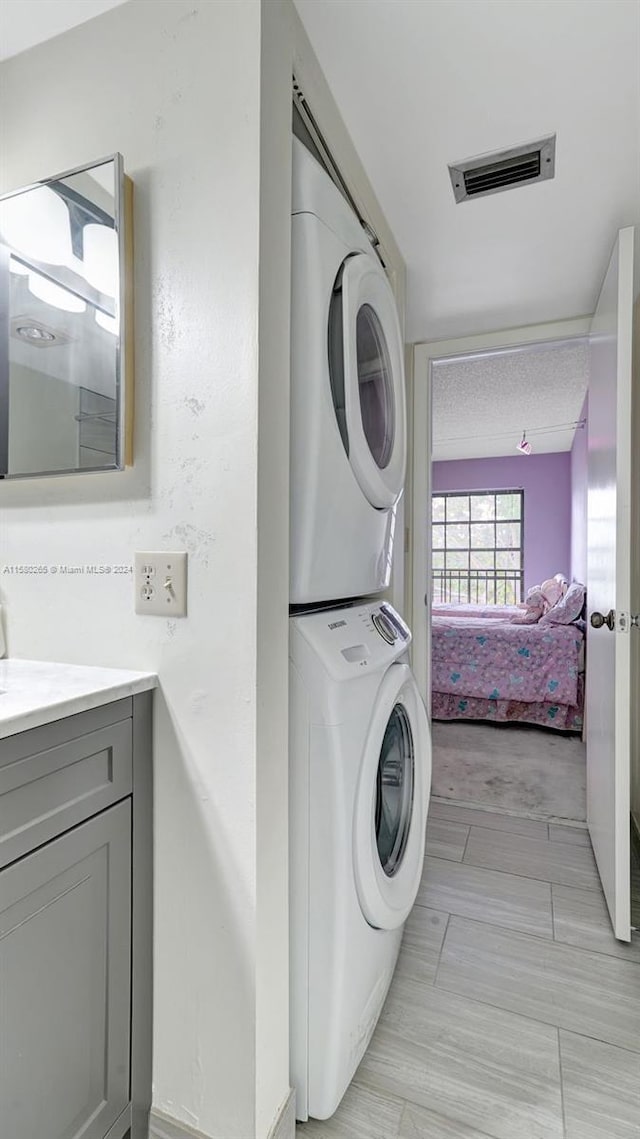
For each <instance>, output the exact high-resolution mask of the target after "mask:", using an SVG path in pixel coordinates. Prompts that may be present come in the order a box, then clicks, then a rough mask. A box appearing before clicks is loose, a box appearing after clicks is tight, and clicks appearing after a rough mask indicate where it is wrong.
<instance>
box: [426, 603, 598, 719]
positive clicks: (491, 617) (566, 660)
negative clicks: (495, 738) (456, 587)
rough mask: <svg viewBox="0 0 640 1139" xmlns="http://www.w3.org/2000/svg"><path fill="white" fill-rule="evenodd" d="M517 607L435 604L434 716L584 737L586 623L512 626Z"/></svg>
mask: <svg viewBox="0 0 640 1139" xmlns="http://www.w3.org/2000/svg"><path fill="white" fill-rule="evenodd" d="M519 612H520V613H521V612H522V610H521V609H518V607H516V606H500V605H496V606H492V605H491V606H479V605H437V606H434V609H433V621H432V706H431V711H432V716H433V718H434V719H435V720H454V719H455V720H492V721H498V722H509V721H512V722H516V723H527V724H538V725H542V726H544V727H547V728H555V729H556V730H561V731H572V732H580V731H582V721H583V707H584V663H583V655H584V630H583V627H582V626H581V624H579V623H572V624H569V625H555V624H544V623H543V624H532V625H522V624H512V623H511V618H512V617H513V616H514V615H516V614H517V613H519Z"/></svg>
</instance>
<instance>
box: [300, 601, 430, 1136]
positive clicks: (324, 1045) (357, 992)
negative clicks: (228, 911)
mask: <svg viewBox="0 0 640 1139" xmlns="http://www.w3.org/2000/svg"><path fill="white" fill-rule="evenodd" d="M410 637H411V635H410V633H409V630H408V629H407V627H406V625H405V624H404V622H403V621H402V620H401V619H400V617H398V615H397V613H395V611H394V610H393V609H392V608H391V606H390V605H388V604H387V603H385V602H383V603H379V602H376V603H371V602H369V603H364V604H356V605H355V606H353V607H351V608H348V609H337V610H336V609H332V610H327V611H324V612H315V613H311V614H307V615H305V616H296V617H293V618H291V621H290V674H291V675H290V702H291V703H290V720H291V724H290V761H289V762H290V805H289V813H290V820H289V825H290V882H291V885H290V907H291V963H290V972H291V1006H290V1008H291V1083H292V1086H293V1087H295V1090H296V1115H297V1117H298V1118H299V1119H306V1118H308V1116H310V1115H311V1116H314V1117H316V1118H319V1119H326V1118H328V1117H329V1116H330V1115H332V1114H333V1112H334V1111H335V1110H336V1108H337V1106H338V1104H339V1102H340V1100H341V1098H342V1096H343V1095H344V1092H345V1091H346V1088H347V1086H348V1084H349V1082H350V1080H351V1078H352V1076H353V1074H354V1072H355V1069H356V1067H357V1066H358V1063H359V1062H360V1060H361V1058H362V1055H363V1053H364V1051H365V1049H366V1047H367V1044H368V1043H369V1040H370V1038H371V1034H372V1032H373V1029H374V1028H375V1025H376V1021H377V1019H378V1016H379V1014H380V1011H381V1008H382V1005H383V1002H384V999H385V996H386V994H387V990H388V988H389V984H390V982H391V978H392V975H393V971H394V968H395V964H396V958H397V955H398V949H399V947H400V940H401V937H402V927H403V924H404V922H405V920H406V918H407V916H408V914H409V912H410V910H411V908H412V906H413V903H414V901H415V897H416V893H417V890H418V885H419V882H420V877H421V873H422V863H423V859H424V846H425V830H426V820H427V809H428V800H429V791H430V786H431V742H430V734H429V728H428V722H427V715H426V712H425V707H424V704H423V701H422V699H421V697H420V693H419V692H418V688H417V685H416V682H415V679H414V677H413V673H412V672H411V669H410V668H409V665H408V664H407V660H406V650H407V646H408V644H409V642H410Z"/></svg>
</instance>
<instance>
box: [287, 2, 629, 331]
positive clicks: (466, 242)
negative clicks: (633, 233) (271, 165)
mask: <svg viewBox="0 0 640 1139" xmlns="http://www.w3.org/2000/svg"><path fill="white" fill-rule="evenodd" d="M295 2H296V6H297V8H298V10H299V12H300V15H301V18H302V20H303V22H304V24H305V27H306V30H307V33H308V35H309V38H310V40H311V43H312V45H313V47H314V50H315V52H316V54H317V56H318V59H319V62H320V65H321V67H322V69H323V71H324V73H325V76H326V78H327V80H328V83H329V86H330V87H331V90H332V92H333V95H334V97H335V99H336V102H337V104H338V107H339V108H340V111H341V113H342V116H343V118H344V120H345V123H346V125H347V129H348V130H349V132H350V134H351V137H352V139H353V141H354V143H355V146H356V149H357V150H358V152H359V154H360V158H361V159H362V162H363V164H364V166H365V169H366V170H367V173H368V175H369V178H370V180H371V182H372V184H373V187H374V189H375V191H376V194H377V196H378V199H379V201H380V204H381V206H382V209H383V210H384V212H385V215H386V217H387V220H388V222H389V224H390V225H391V228H392V230H393V232H394V235H395V237H396V240H397V241H398V244H399V246H400V248H401V250H402V252H403V254H404V257H405V259H406V261H407V265H408V273H409V276H408V286H409V287H408V323H407V332H408V337H409V339H410V340H412V341H416V340H436V339H446V338H449V337H458V336H466V335H469V334H472V333H474V332H489V331H493V330H496V329H503V328H513V327H520V326H521V325H524V324H536V323H544V322H545V321H549V320H560V319H564V318H569V317H573V316H582V315H587V314H589V313H591V312H593V310H594V308H595V303H596V298H597V296H598V291H599V288H600V285H601V283H602V278H603V276H604V273H605V269H606V266H607V263H608V259H609V254H610V252H611V248H612V246H613V242H614V238H615V234H616V231H617V230H618V229H619V228H620V227H621V226H623V225H630V224H638V223H640V28H639V23H640V6H639V5H638V3H637V2H636V0H295ZM552 131H557V135H558V141H557V150H556V177H555V179H554V180H553V181H548V182H542V183H539V184H537V185H531V186H524V187H519V188H517V189H513V190H509V191H508V192H507V193H502V194H496V195H495V196H492V197H487V198H481V199H476V200H475V201H474V200H472V201H467V202H463V203H462V204H461V205H456V204H455V202H454V198H453V193H452V189H451V183H450V181H449V174H448V171H447V163H449V162H456V161H461V160H463V159H465V158H469V157H471V156H474V155H479V154H484V153H486V152H487V151H492V150H494V149H498V148H502V147H508V146H515V145H517V144H519V143H524V142H528V141H530V140H532V139H536V138H540V137H541V136H543V135H546V134H548V133H550V132H552Z"/></svg>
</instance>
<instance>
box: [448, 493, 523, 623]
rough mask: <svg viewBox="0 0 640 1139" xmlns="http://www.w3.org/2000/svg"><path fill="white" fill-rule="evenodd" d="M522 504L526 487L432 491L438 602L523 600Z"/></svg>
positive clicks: (495, 602)
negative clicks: (515, 488)
mask: <svg viewBox="0 0 640 1139" xmlns="http://www.w3.org/2000/svg"><path fill="white" fill-rule="evenodd" d="M523 510H524V492H523V491H522V490H486V491H473V492H470V493H467V492H459V491H455V492H452V493H449V494H434V495H433V496H432V545H433V560H432V575H433V588H432V597H433V601H434V603H436V604H442V603H446V602H453V603H454V604H461V603H464V602H472V603H477V604H480V605H515V604H517V602H518V601H522V599H523V589H524V550H523V544H522V528H523V517H524V515H523Z"/></svg>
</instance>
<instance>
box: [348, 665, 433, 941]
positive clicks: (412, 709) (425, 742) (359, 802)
mask: <svg viewBox="0 0 640 1139" xmlns="http://www.w3.org/2000/svg"><path fill="white" fill-rule="evenodd" d="M430 788H431V741H430V736H429V726H428V722H427V714H426V711H425V707H424V704H423V702H422V699H421V697H420V693H419V692H418V687H417V685H416V682H415V679H414V676H413V673H412V672H411V669H410V668H409V666H408V665H406V664H400V663H395V664H392V665H391V666H390V668H389V669H388V671H387V672H386V673H385V676H384V679H383V682H382V684H381V686H380V689H379V691H378V696H377V699H376V703H375V707H374V711H373V716H372V719H371V725H370V728H369V733H368V736H367V742H366V745H365V749H364V753H363V756H362V763H361V767H360V774H359V778H358V789H357V795H356V802H355V818H354V828H353V859H354V870H355V879H356V887H357V891H358V898H359V901H360V906H361V907H362V912H363V914H364V916H365V918H366V919H367V921H368V922H369V924H370V925H372V926H375V927H376V928H377V929H396V928H397V927H398V926H400V925H402V924H403V922H404V921H406V919H407V917H408V915H409V912H410V910H411V908H412V906H413V903H414V902H415V899H416V894H417V892H418V886H419V884H420V878H421V875H422V864H423V861H424V846H425V835H426V822H427V809H428V803H429V791H430Z"/></svg>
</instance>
